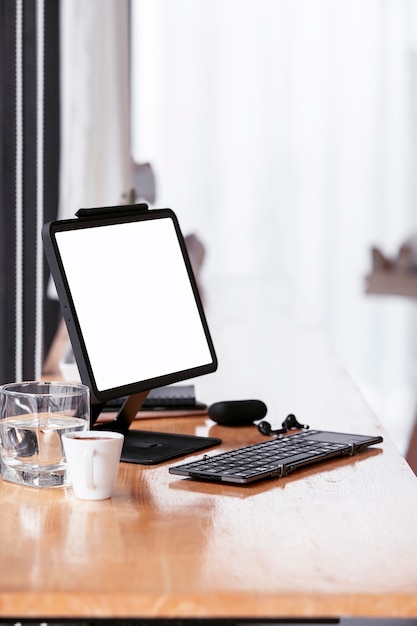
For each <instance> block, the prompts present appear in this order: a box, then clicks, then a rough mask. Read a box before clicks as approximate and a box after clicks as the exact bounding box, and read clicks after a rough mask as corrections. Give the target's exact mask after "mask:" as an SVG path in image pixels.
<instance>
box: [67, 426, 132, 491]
mask: <svg viewBox="0 0 417 626" xmlns="http://www.w3.org/2000/svg"><path fill="white" fill-rule="evenodd" d="M123 440H124V437H123V435H122V434H120V433H115V432H111V431H104V430H99V431H92V430H86V431H84V432H80V433H66V434H64V435H62V441H63V444H64V450H65V455H66V459H67V463H68V467H69V470H70V478H71V482H72V487H73V490H74V493H75V495H76V496H77V498H81V499H82V500H105V499H106V498H110V497H111V495H112V492H113V487H114V482H115V479H116V474H117V469H118V466H119V461H120V455H121V452H122V446H123Z"/></svg>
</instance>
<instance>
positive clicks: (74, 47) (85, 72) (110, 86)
mask: <svg viewBox="0 0 417 626" xmlns="http://www.w3.org/2000/svg"><path fill="white" fill-rule="evenodd" d="M60 6H61V12H60V19H61V25H60V26H61V27H60V35H61V36H60V44H61V49H60V55H61V58H60V72H61V74H60V75H61V162H60V206H59V215H60V217H62V218H64V217H65V218H68V217H74V213H75V212H76V211H77V210H78V209H79V208H80V207H91V206H106V205H107V206H109V205H110V206H111V205H116V204H120V202H121V199H122V195H123V194H127V193H128V192H129V190H130V188H131V186H132V171H131V169H132V162H131V157H130V102H129V20H128V10H129V2H128V0H117V1H115V0H88V2H84V1H83V0H61V5H60Z"/></svg>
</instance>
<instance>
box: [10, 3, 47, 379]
mask: <svg viewBox="0 0 417 626" xmlns="http://www.w3.org/2000/svg"><path fill="white" fill-rule="evenodd" d="M42 8H43V11H42V16H43V20H44V23H43V29H42V30H43V33H44V45H43V50H44V59H43V68H44V90H43V110H44V134H43V163H42V170H43V189H44V193H43V206H42V212H43V221H45V222H46V221H50V220H52V219H55V217H56V215H57V207H58V184H59V183H58V181H59V2H57V0H43V3H42ZM37 19H39V5H38V2H36V1H33V2H25V1H22V2H20V3H19V2H18V1H14V0H0V94H1V97H0V119H1V131H0V132H1V142H0V298H1V300H0V383H3V382H9V381H13V380H16V379H18V378H20V379H22V380H29V379H33V378H34V377H35V375H36V374H37V371H36V367H35V363H36V359H37V358H41V357H42V356H43V355H36V354H35V336H36V322H37V319H36V297H35V295H36V281H37V280H38V281H39V276H38V277H37V270H38V269H39V268H38V266H37V264H36V246H37V231H38V227H37V202H36V198H37V171H38V170H37V168H38V167H39V163H38V162H37V141H38V137H37V94H38V91H37V90H38V88H39V87H38V75H37V50H38V49H39V46H38V45H37V28H36V25H37V23H36V20H37ZM19 24H21V26H22V28H21V31H20V32H21V47H20V50H21V53H22V56H21V65H20V67H21V70H22V72H21V82H20V87H21V94H22V100H21V102H22V107H21V109H20V112H21V118H20V119H21V120H22V135H21V138H22V142H21V145H20V146H19V147H18V146H17V143H16V142H17V134H16V123H17V115H16V107H17V103H18V100H17V98H16V93H17V89H16V88H17V83H16V34H17V26H18V25H19ZM18 41H19V38H18ZM18 150H20V154H21V155H22V176H21V179H20V181H21V190H22V194H21V201H22V202H21V208H22V232H21V235H22V238H21V241H22V258H21V269H22V272H21V274H20V272H18V274H19V275H20V277H21V280H22V289H21V297H22V307H21V316H20V315H19V307H17V304H16V289H17V287H18V284H19V280H20V279H19V278H18V277H17V275H16V271H17V269H19V267H20V265H19V262H18V261H17V248H16V238H17V236H18V235H17V231H18V230H19V228H18V221H17V212H16V207H17V195H16V191H17V187H16V183H17V180H16V156H17V154H18ZM40 270H41V274H42V276H41V279H42V282H43V296H44V297H43V306H42V320H41V325H42V338H43V340H42V352H43V353H44V354H46V352H47V350H48V348H49V345H50V343H51V341H52V338H53V336H54V334H55V331H56V327H57V322H58V318H59V310H58V304H57V303H56V302H51V301H49V300H48V299H47V298H46V289H47V284H48V276H49V273H48V269H47V267H46V264H45V263H44V264H43V267H41V268H40ZM17 318H18V319H17ZM19 333H20V335H21V338H22V341H21V349H19V345H18V342H17V337H18V335H19ZM19 364H20V367H19ZM19 370H20V371H19Z"/></svg>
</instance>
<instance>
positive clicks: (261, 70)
mask: <svg viewBox="0 0 417 626" xmlns="http://www.w3.org/2000/svg"><path fill="white" fill-rule="evenodd" d="M0 9H1V18H2V19H1V23H0V29H1V35H2V41H3V48H2V50H3V53H2V55H0V69H1V74H0V77H1V81H2V83H1V87H2V94H3V97H2V104H1V108H0V113H1V115H2V120H3V126H2V153H1V156H2V164H3V169H2V174H1V177H0V183H1V184H0V191H1V193H2V202H1V207H0V218H1V220H2V225H3V228H2V231H1V233H0V237H1V245H2V254H1V255H0V264H1V265H0V275H1V278H2V282H1V283H0V291H1V295H2V302H3V304H2V309H1V317H0V342H1V345H2V346H3V351H2V359H3V360H2V361H0V378H2V379H4V380H5V381H8V380H9V379H10V380H11V379H16V380H18V379H22V378H26V379H28V378H33V377H38V376H39V375H40V372H41V368H42V364H43V363H44V359H45V357H46V356H47V354H48V350H49V346H50V337H51V335H53V333H54V332H55V330H56V323H57V312H56V309H55V312H53V314H52V318H51V316H49V318H48V317H47V316H46V312H47V310H49V305H50V300H51V293H47V292H48V285H49V279H48V271H47V268H45V265H42V258H41V253H40V250H41V243H40V241H39V234H40V229H39V224H42V223H43V222H45V221H47V219H53V218H54V217H55V216H56V215H57V216H58V217H60V218H62V217H70V216H73V214H74V213H75V211H76V210H77V209H78V208H80V207H83V206H84V207H85V206H103V205H113V204H119V203H120V202H128V201H134V200H136V199H142V198H143V199H145V200H146V201H148V202H151V203H152V204H153V205H154V206H157V207H165V206H168V207H170V208H172V209H173V210H174V211H175V212H176V213H177V215H178V218H179V220H180V224H181V226H182V230H183V232H184V234H188V233H195V234H196V235H197V237H198V238H199V239H200V241H201V242H202V243H203V245H204V247H205V250H206V255H205V259H204V266H203V280H204V277H206V279H207V280H210V279H211V278H213V277H215V276H216V275H218V274H220V273H225V272H226V273H228V274H255V275H265V274H280V275H283V276H286V277H287V279H288V280H289V281H290V282H291V284H292V285H293V286H294V288H295V289H296V291H298V292H299V293H300V294H301V295H302V296H303V298H304V301H305V303H306V307H308V308H309V309H310V310H311V312H312V315H313V316H314V317H315V319H316V320H317V321H318V322H319V324H320V325H321V326H322V327H323V329H324V330H325V332H326V333H327V334H328V336H329V338H330V340H331V343H332V345H333V347H334V349H335V351H336V352H337V355H338V357H339V360H340V361H341V362H342V363H343V365H344V366H345V367H346V369H347V370H348V371H349V373H350V374H351V375H352V377H353V379H354V380H355V381H356V383H357V384H358V386H359V387H360V389H361V391H362V392H363V394H364V395H365V397H366V398H367V400H368V402H369V403H370V405H371V406H372V407H373V408H374V410H375V412H376V413H377V415H378V417H379V418H380V419H381V421H382V422H383V424H384V425H385V427H386V428H387V429H388V431H389V433H390V434H391V436H392V438H393V439H394V442H395V443H396V444H397V446H398V448H399V449H400V451H401V452H403V453H404V452H405V451H406V448H407V443H408V439H409V436H410V432H411V428H412V424H413V422H414V413H415V409H416V406H415V404H416V397H417V394H416V384H415V383H416V378H417V337H416V328H417V315H416V305H417V300H414V298H412V297H411V298H410V297H393V296H375V295H369V294H366V293H365V276H366V274H368V273H369V272H370V270H371V268H372V262H371V248H372V247H373V246H378V247H379V248H380V249H381V250H383V251H384V253H386V254H387V255H388V256H395V255H396V254H397V251H398V249H399V247H400V246H401V244H402V243H403V242H404V241H405V240H406V239H407V238H409V237H410V236H412V235H414V234H415V233H417V177H416V171H417V0H175V2H172V1H170V0H89V1H88V2H85V1H84V0H60V1H59V2H57V0H36V2H33V3H25V2H23V0H15V1H14V2H10V0H0ZM30 46H32V48H30ZM31 116H32V117H31ZM31 142H32V143H31ZM23 155H24V158H23ZM31 158H32V159H33V162H34V174H33V177H32V178H33V181H32V186H29V187H28V186H27V185H28V171H27V170H28V167H29V166H28V163H29V160H30V159H31ZM22 164H23V165H22ZM35 208H36V211H35ZM35 213H36V215H37V221H36V223H35V224H31V225H30V228H29V226H27V225H28V224H29V223H30V221H29V220H30V219H32V215H34V214H35ZM6 227H7V228H6ZM25 228H26V230H25ZM34 233H36V237H35V236H34ZM35 239H36V246H37V252H36V250H35V251H34V252H33V253H31V254H32V257H29V256H28V254H29V249H30V246H31V245H32V240H33V241H34V240H35ZM36 246H35V247H36ZM15 257H16V260H15V262H14V263H12V261H11V260H10V259H14V258H15ZM35 259H36V262H35ZM32 267H33V268H36V276H35V275H33V276H32V275H31V276H30V277H29V279H26V272H27V271H28V270H29V269H30V268H32ZM35 284H36V286H37V287H36V294H37V295H35V288H34V287H33V285H35ZM31 289H33V292H34V295H33V302H34V303H31V305H30V306H29V305H28V303H27V298H28V293H29V291H30V290H31ZM8 294H9V296H8ZM52 299H53V295H52ZM34 308H35V309H36V313H35V314H34ZM51 319H52V320H53V321H52V322H51ZM32 320H35V322H36V324H37V328H36V331H35V330H33V329H32V326H31V324H32ZM45 320H46V321H45ZM42 323H43V328H42ZM51 329H52V330H51ZM34 337H36V338H37V339H36V342H34ZM42 341H43V347H42V346H41V344H42ZM27 346H29V348H27ZM26 352H27V353H28V354H27V355H26ZM23 353H24V358H23V361H22V359H21V358H20V356H21V355H22V354H23ZM15 355H17V356H16V358H15ZM26 356H27V357H28V358H26ZM277 358H279V355H277ZM12 361H14V369H13V370H12V371H9V370H8V369H7V368H8V366H9V364H10V363H11V362H12ZM278 387H279V381H277V390H278Z"/></svg>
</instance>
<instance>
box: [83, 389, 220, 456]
mask: <svg viewBox="0 0 417 626" xmlns="http://www.w3.org/2000/svg"><path fill="white" fill-rule="evenodd" d="M147 395H148V391H143V392H140V393H135V394H132V395H131V396H128V398H127V399H126V401H125V403H124V404H123V406H122V408H121V409H120V411H119V413H118V414H117V416H116V419H115V420H113V421H112V422H104V423H101V424H98V425H95V426H94V428H97V429H99V430H113V431H117V432H121V433H123V435H124V437H125V440H124V443H123V449H122V455H121V461H123V462H125V463H135V464H139V465H155V464H157V463H163V462H165V461H168V460H170V459H174V458H177V457H180V456H184V455H186V454H191V453H193V452H198V451H199V450H204V449H205V448H210V447H212V446H215V445H218V444H219V443H221V439H219V438H217V437H200V436H197V435H181V434H177V433H161V432H152V431H146V430H136V429H131V428H130V426H131V424H132V422H133V420H134V419H135V417H136V414H137V412H138V411H139V410H140V408H141V406H142V404H143V402H144V401H145V399H146V396H147ZM103 407H104V405H103V404H95V405H92V406H91V415H92V423H93V424H94V423H95V421H96V420H97V418H98V416H99V415H100V413H101V411H102V409H103Z"/></svg>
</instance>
